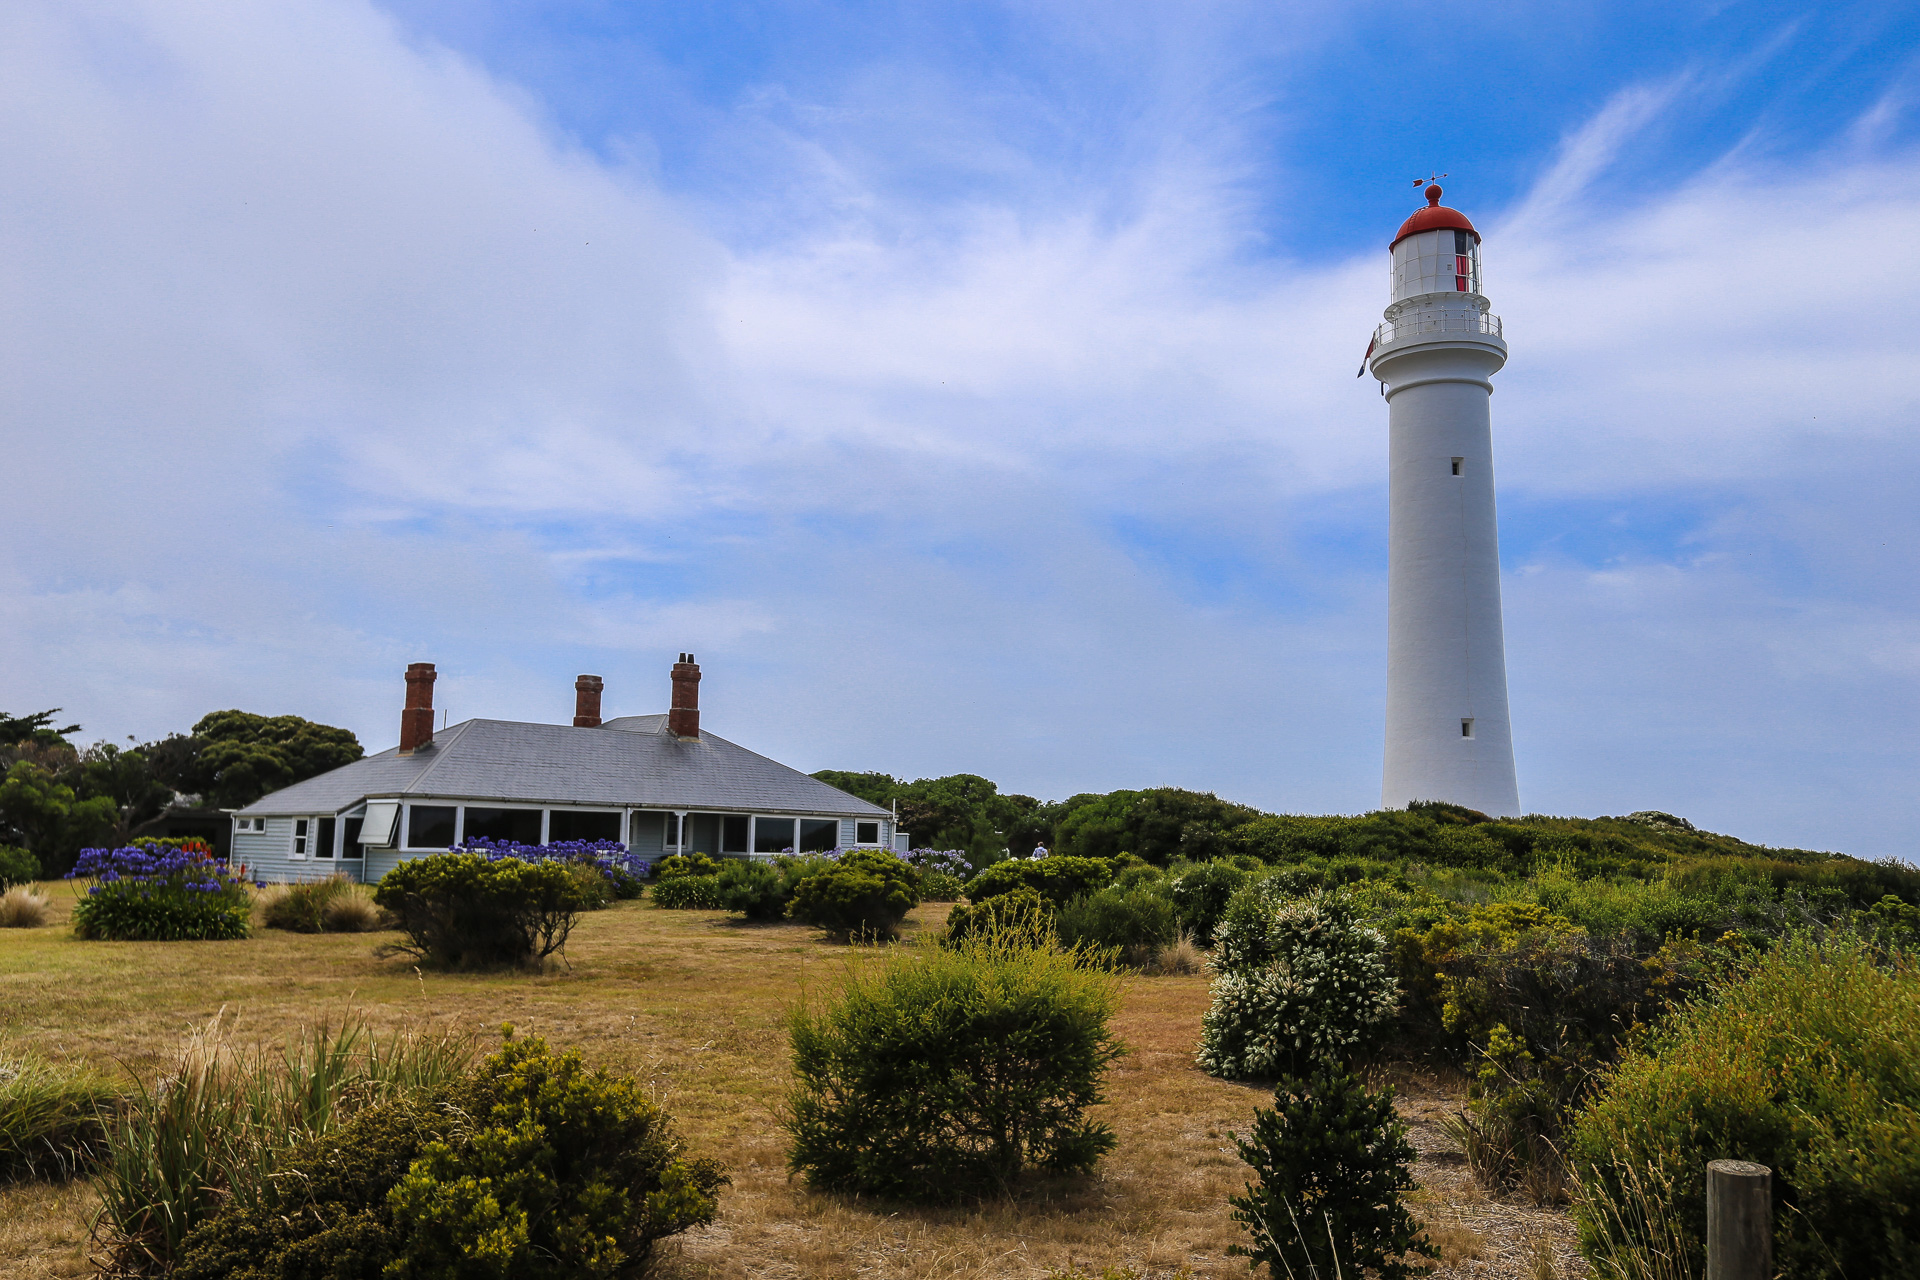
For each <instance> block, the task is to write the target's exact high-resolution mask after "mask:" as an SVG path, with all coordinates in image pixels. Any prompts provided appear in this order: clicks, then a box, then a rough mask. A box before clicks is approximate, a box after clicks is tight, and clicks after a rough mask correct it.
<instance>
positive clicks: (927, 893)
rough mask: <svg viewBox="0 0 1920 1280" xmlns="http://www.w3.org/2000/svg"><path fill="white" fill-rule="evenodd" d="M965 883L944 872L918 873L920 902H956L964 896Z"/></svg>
mask: <svg viewBox="0 0 1920 1280" xmlns="http://www.w3.org/2000/svg"><path fill="white" fill-rule="evenodd" d="M966 892H967V885H966V881H964V880H962V879H961V878H960V877H959V876H956V875H950V874H948V873H947V872H945V871H922V872H921V873H920V901H922V902H958V901H960V899H961V898H963V897H965V896H966Z"/></svg>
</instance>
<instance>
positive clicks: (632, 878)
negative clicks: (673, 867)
mask: <svg viewBox="0 0 1920 1280" xmlns="http://www.w3.org/2000/svg"><path fill="white" fill-rule="evenodd" d="M455 852H472V853H478V854H482V855H484V856H486V857H487V858H490V859H494V860H498V859H501V858H518V859H519V860H520V861H522V862H558V863H561V864H563V865H565V866H566V867H567V868H568V870H569V871H571V872H572V874H573V878H574V880H575V881H576V882H577V883H578V885H579V888H580V910H582V911H601V910H604V909H605V908H607V907H609V906H612V905H613V903H614V902H615V901H616V900H630V899H633V898H638V897H639V896H640V895H641V894H642V893H644V892H645V891H646V877H647V875H648V873H649V872H650V871H651V864H650V863H648V862H647V861H646V859H644V858H641V857H639V856H638V855H636V854H631V853H628V852H627V846H625V845H624V844H621V843H620V842H619V841H618V840H554V841H551V842H549V843H547V844H520V843H518V842H517V841H513V840H489V839H487V838H486V837H484V836H476V837H471V838H469V839H468V840H467V842H466V843H465V844H463V845H461V846H460V848H459V849H457V850H455Z"/></svg>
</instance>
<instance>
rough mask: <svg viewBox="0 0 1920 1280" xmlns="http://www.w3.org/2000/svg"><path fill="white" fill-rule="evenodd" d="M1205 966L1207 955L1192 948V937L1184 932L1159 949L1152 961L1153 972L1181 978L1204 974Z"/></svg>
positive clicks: (1196, 948)
mask: <svg viewBox="0 0 1920 1280" xmlns="http://www.w3.org/2000/svg"><path fill="white" fill-rule="evenodd" d="M1206 965H1207V953H1206V952H1204V951H1202V950H1201V949H1200V948H1199V947H1196V946H1194V945H1193V935H1192V934H1190V933H1186V932H1182V933H1181V934H1180V936H1179V937H1178V938H1176V939H1175V940H1174V941H1173V942H1172V943H1171V944H1169V945H1168V946H1164V947H1162V948H1160V954H1159V955H1158V956H1156V957H1154V961H1153V968H1154V972H1156V973H1164V974H1173V975H1179V976H1181V977H1188V976H1191V975H1193V974H1196V973H1201V972H1204V971H1205V969H1206Z"/></svg>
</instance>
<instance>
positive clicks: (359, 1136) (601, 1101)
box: [174, 1039, 726, 1280]
mask: <svg viewBox="0 0 1920 1280" xmlns="http://www.w3.org/2000/svg"><path fill="white" fill-rule="evenodd" d="M277 1172H278V1176H277V1177H276V1178H275V1179H274V1182H273V1189H272V1192H271V1194H270V1195H269V1196H267V1197H265V1198H263V1199H262V1200H260V1201H258V1202H257V1203H253V1204H237V1203H236V1204H234V1205H232V1206H230V1207H229V1208H227V1209H224V1210H222V1211H221V1212H220V1214H219V1215H218V1216H217V1217H215V1218H213V1219H212V1220H211V1221H208V1222H207V1223H206V1224H205V1225H203V1226H201V1227H200V1228H199V1229H198V1230H197V1231H195V1232H194V1233H193V1235H192V1236H191V1237H189V1239H188V1241H187V1244H186V1249H185V1257H184V1259H183V1261H182V1264H181V1266H180V1267H179V1268H178V1269H177V1270H176V1271H175V1272H174V1275H175V1277H176V1280H292V1278H293V1277H319V1276H327V1277H347V1276H356V1277H357V1276H369V1277H372V1276H383V1275H384V1276H387V1277H392V1278H393V1280H425V1278H426V1277H434V1278H436V1280H438V1278H439V1277H448V1278H463V1277H479V1276H513V1277H526V1278H527V1280H560V1278H561V1277H575V1276H582V1277H602V1276H604V1277H626V1276H637V1275H639V1274H641V1273H642V1272H643V1271H644V1270H645V1268H646V1265H647V1262H648V1259H649V1257H650V1256H651V1254H652V1250H653V1245H654V1243H655V1242H656V1241H657V1240H659V1239H661V1238H662V1237H665V1236H668V1235H672V1234H674V1233H676V1232H680V1231H684V1230H686V1229H687V1228H688V1227H691V1226H696V1225H703V1224H705V1223H708V1222H711V1221H712V1220H713V1213H714V1208H715V1193H716V1192H717V1191H718V1188H719V1187H720V1186H721V1185H722V1184H724V1183H725V1181H726V1178H725V1177H724V1176H723V1175H722V1174H721V1172H720V1170H719V1169H718V1167H717V1166H715V1165H713V1164H712V1163H711V1162H708V1161H701V1160H688V1159H686V1158H685V1157H684V1155H683V1153H682V1151H681V1147H680V1144H679V1142H678V1141H677V1139H675V1137H674V1136H673V1133H672V1130H671V1127H670V1122H669V1120H668V1117H667V1116H666V1115H665V1114H664V1113H663V1112H661V1111H660V1110H659V1108H657V1107H656V1106H654V1105H653V1104H652V1103H651V1102H649V1101H648V1100H647V1099H646V1097H645V1096H644V1093H643V1092H642V1090H641V1088H640V1086H639V1085H638V1084H636V1083H635V1082H634V1081H632V1080H630V1079H625V1078H621V1077H615V1076H610V1075H608V1074H606V1073H605V1072H601V1071H590V1070H588V1069H587V1068H585V1067H584V1066H583V1065H582V1064H581V1062H580V1059H579V1057H578V1055H576V1054H573V1053H566V1054H555V1053H552V1052H551V1051H549V1050H548V1049H547V1047H546V1046H545V1044H544V1043H542V1042H541V1041H539V1040H525V1041H517V1040H511V1039H510V1040H509V1041H508V1042H507V1044H506V1045H505V1046H504V1047H503V1048H502V1049H501V1050H500V1052H498V1053H496V1054H494V1055H492V1056H491V1057H489V1058H488V1059H487V1060H486V1061H485V1062H483V1063H482V1064H481V1065H480V1066H479V1067H478V1068H476V1069H475V1070H474V1071H473V1072H471V1073H470V1074H469V1075H467V1076H465V1077H463V1078H461V1079H459V1080H456V1081H453V1082H450V1083H449V1084H447V1085H445V1086H443V1087H442V1088H440V1089H439V1090H436V1091H435V1092H434V1093H432V1094H431V1095H429V1096H426V1097H416V1098H411V1099H403V1100H398V1101H390V1102H385V1103H380V1104H377V1105H374V1106H371V1107H368V1108H366V1109H365V1110H363V1111H362V1112H360V1113H359V1114H358V1115H356V1116H355V1117H354V1118H353V1119H352V1120H351V1121H349V1122H348V1123H347V1124H346V1125H345V1126H344V1127H342V1128H340V1129H339V1130H337V1131H336V1132H334V1133H332V1134H330V1135H328V1136H327V1138H326V1139H324V1140H322V1141H309V1142H307V1143H306V1144H304V1145H303V1146H301V1147H299V1148H298V1149H296V1150H294V1151H292V1152H290V1153H289V1154H288V1155H287V1156H286V1157H285V1158H284V1159H283V1160H282V1161H281V1162H280V1164H279V1166H278V1170H277Z"/></svg>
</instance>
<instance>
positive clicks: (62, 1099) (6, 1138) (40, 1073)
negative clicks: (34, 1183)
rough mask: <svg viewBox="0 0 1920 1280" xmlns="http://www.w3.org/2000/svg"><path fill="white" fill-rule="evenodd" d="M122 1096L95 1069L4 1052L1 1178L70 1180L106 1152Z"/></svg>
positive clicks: (1, 1059) (1, 1057) (1, 1070)
mask: <svg viewBox="0 0 1920 1280" xmlns="http://www.w3.org/2000/svg"><path fill="white" fill-rule="evenodd" d="M119 1100H120V1091H119V1090H118V1089H117V1088H115V1087H114V1084H113V1081H111V1080H110V1079H108V1078H107V1077H106V1076H104V1075H102V1074H101V1073H99V1072H98V1071H95V1070H93V1069H92V1068H91V1067H85V1066H70V1065H67V1064H64V1063H56V1062H49V1061H48V1060H47V1059H45V1058H42V1057H39V1056H37V1055H35V1054H13V1053H4V1052H0V1180H5V1179H13V1178H70V1177H73V1176H74V1175H75V1174H76V1173H79V1172H81V1171H82V1170H83V1169H84V1168H85V1167H86V1166H88V1165H90V1164H92V1163H93V1161H94V1160H95V1159H97V1158H98V1157H99V1155H100V1150H101V1144H102V1140H103V1139H104V1137H105V1124H104V1121H103V1119H102V1117H103V1116H105V1115H108V1114H109V1113H111V1111H112V1110H113V1108H114V1107H115V1106H116V1105H117V1104H118V1102H119Z"/></svg>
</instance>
